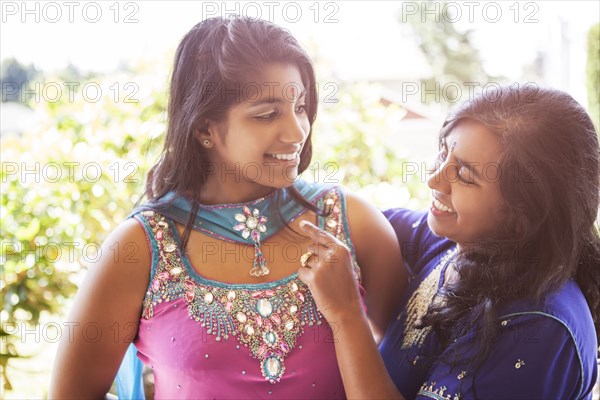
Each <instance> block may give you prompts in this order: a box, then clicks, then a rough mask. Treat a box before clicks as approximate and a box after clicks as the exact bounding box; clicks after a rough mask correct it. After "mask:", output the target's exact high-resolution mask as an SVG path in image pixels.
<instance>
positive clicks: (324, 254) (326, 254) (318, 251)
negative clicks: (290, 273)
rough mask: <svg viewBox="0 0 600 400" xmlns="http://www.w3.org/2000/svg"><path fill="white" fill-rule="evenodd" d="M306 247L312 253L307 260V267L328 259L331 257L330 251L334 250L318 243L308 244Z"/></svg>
mask: <svg viewBox="0 0 600 400" xmlns="http://www.w3.org/2000/svg"><path fill="white" fill-rule="evenodd" d="M307 249H308V251H310V252H311V253H312V257H310V258H309V259H308V261H307V265H308V266H309V267H315V266H317V264H319V263H321V262H323V261H324V260H326V259H329V258H330V257H331V253H332V252H333V251H334V250H333V249H334V248H332V247H329V246H325V245H322V244H319V243H313V244H311V245H309V246H308V247H307Z"/></svg>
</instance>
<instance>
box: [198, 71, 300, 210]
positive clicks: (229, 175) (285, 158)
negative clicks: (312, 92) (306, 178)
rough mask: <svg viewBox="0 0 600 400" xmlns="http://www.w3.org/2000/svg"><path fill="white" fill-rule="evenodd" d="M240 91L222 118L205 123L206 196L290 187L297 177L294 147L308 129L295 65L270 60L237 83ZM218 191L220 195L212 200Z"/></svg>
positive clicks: (237, 196) (242, 197)
mask: <svg viewBox="0 0 600 400" xmlns="http://www.w3.org/2000/svg"><path fill="white" fill-rule="evenodd" d="M241 93H242V94H243V95H244V96H245V97H244V98H242V99H241V100H242V101H241V102H239V103H237V104H235V105H234V106H233V107H232V108H231V109H230V110H229V112H228V113H227V117H226V118H225V120H223V121H219V122H209V125H208V129H207V131H206V132H202V133H201V134H200V137H199V139H200V141H201V143H203V141H204V140H206V139H208V140H209V141H210V142H211V144H210V146H209V156H210V161H211V163H212V166H213V167H214V168H213V170H214V173H212V174H211V175H210V176H209V179H208V182H207V186H206V192H207V193H209V197H210V198H211V199H212V201H216V202H243V201H247V200H250V199H255V198H257V197H261V196H264V195H266V194H268V193H270V192H271V191H272V190H273V189H277V188H283V187H287V186H290V185H292V184H293V183H294V180H295V179H296V178H297V176H298V165H299V163H300V151H301V150H302V148H303V146H304V144H305V142H306V139H307V138H308V135H309V133H310V122H309V118H308V115H307V114H306V110H305V88H304V84H303V82H302V78H301V75H300V72H299V70H298V68H297V67H295V66H293V65H286V64H271V65H268V66H267V67H266V68H264V70H263V71H262V74H261V76H260V77H259V79H257V80H255V81H252V82H251V83H247V84H245V85H243V87H242V90H241ZM216 193H219V194H220V195H221V197H222V198H221V199H215V198H214V195H215V194H216Z"/></svg>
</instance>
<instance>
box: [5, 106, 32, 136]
mask: <svg viewBox="0 0 600 400" xmlns="http://www.w3.org/2000/svg"><path fill="white" fill-rule="evenodd" d="M34 119H35V112H34V111H33V110H32V109H31V108H29V107H27V106H24V105H23V104H21V103H15V102H8V103H0V136H5V135H8V134H16V135H20V134H22V133H23V132H25V131H26V130H27V129H28V128H29V127H30V126H32V124H33V122H34Z"/></svg>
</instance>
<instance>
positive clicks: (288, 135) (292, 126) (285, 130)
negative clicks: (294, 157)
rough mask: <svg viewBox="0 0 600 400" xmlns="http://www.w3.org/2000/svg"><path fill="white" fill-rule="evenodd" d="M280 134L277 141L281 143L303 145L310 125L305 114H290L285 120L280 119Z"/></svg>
mask: <svg viewBox="0 0 600 400" xmlns="http://www.w3.org/2000/svg"><path fill="white" fill-rule="evenodd" d="M282 121H283V124H282V126H281V131H280V132H281V133H280V135H279V139H280V140H281V141H282V142H283V143H294V144H296V143H303V142H304V140H305V139H306V137H307V136H308V132H309V130H310V124H309V123H308V118H307V116H306V114H299V115H298V114H296V113H295V112H293V113H290V114H289V116H288V117H287V118H284V119H282Z"/></svg>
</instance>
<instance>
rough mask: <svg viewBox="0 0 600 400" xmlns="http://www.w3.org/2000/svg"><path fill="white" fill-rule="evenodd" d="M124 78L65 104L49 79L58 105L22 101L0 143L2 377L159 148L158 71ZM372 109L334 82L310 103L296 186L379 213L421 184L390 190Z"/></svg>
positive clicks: (65, 296)
mask: <svg viewBox="0 0 600 400" xmlns="http://www.w3.org/2000/svg"><path fill="white" fill-rule="evenodd" d="M132 70H133V71H135V73H134V72H123V73H121V74H115V75H112V76H106V77H103V78H98V79H91V80H88V81H80V82H79V83H80V85H79V86H78V87H77V88H75V89H74V90H73V91H72V94H73V96H72V97H71V96H70V93H69V92H67V91H66V86H65V85H64V82H65V81H63V80H62V79H61V78H60V77H46V79H45V81H44V82H39V84H40V85H41V87H42V88H44V87H46V86H48V87H50V85H57V86H59V87H62V88H64V89H65V91H64V92H63V94H62V96H61V97H60V99H59V100H58V101H56V102H51V101H46V100H47V99H45V98H44V97H43V96H42V98H41V99H40V100H39V101H36V99H35V96H30V97H29V98H28V104H27V105H28V106H29V107H31V108H32V109H33V110H34V113H35V117H36V120H37V123H36V124H35V125H34V127H33V128H31V129H29V130H28V131H27V132H24V133H22V134H20V135H15V134H10V135H5V136H3V137H2V138H1V140H2V143H1V144H2V146H1V153H0V156H1V158H2V172H1V175H0V179H1V182H2V193H3V196H2V203H1V209H0V224H1V226H2V246H1V250H0V251H1V253H0V257H1V259H2V266H1V272H2V280H1V283H0V295H1V296H2V299H3V306H2V322H3V324H2V326H3V327H6V328H7V329H6V332H4V331H2V332H0V333H1V334H2V335H3V340H2V348H1V352H2V355H1V357H2V358H1V360H2V366H3V372H4V373H6V372H7V369H6V367H7V362H8V361H9V359H10V358H13V357H22V356H24V355H23V354H19V353H17V349H19V344H20V343H22V342H23V340H22V338H21V337H20V335H19V332H16V331H15V329H13V328H14V327H15V326H22V324H27V326H29V327H33V326H35V325H36V324H38V323H39V322H40V320H41V317H42V316H43V315H50V314H58V313H61V312H64V306H65V304H66V303H67V302H68V300H69V299H71V298H72V297H73V296H74V293H75V292H76V290H77V285H76V282H77V281H78V280H79V279H80V278H81V273H82V272H84V271H85V266H86V263H87V262H89V261H94V260H96V259H97V257H98V256H99V255H98V251H99V250H100V246H101V244H102V242H103V241H104V239H105V238H106V236H107V235H108V233H109V232H110V231H111V230H112V229H113V228H114V227H115V226H116V225H117V224H119V223H120V222H121V221H122V220H123V219H124V218H125V217H126V216H127V215H128V213H129V212H130V211H131V209H132V207H133V205H134V204H135V203H136V201H138V200H139V198H140V195H141V193H142V189H143V184H144V180H145V175H146V172H147V171H148V169H149V167H151V165H153V163H154V162H155V161H156V159H157V156H158V154H159V151H160V149H161V148H162V144H163V140H164V133H165V121H166V115H165V107H166V82H167V79H166V74H165V71H168V68H167V67H166V66H165V67H164V68H162V69H161V68H157V67H156V66H144V65H141V66H137V67H135V68H132ZM154 73H159V75H158V76H154V75H153V74H154ZM29 84H30V85H35V84H36V82H30V83H29ZM86 84H87V85H88V86H89V87H90V88H92V87H95V88H100V90H99V92H101V94H102V95H101V96H100V98H99V99H98V101H95V100H96V94H95V93H96V92H94V91H92V90H91V89H90V90H89V92H87V94H86V92H85V91H84V90H82V88H83V87H84V86H85V85H86ZM336 85H337V84H336ZM52 96H53V95H52ZM379 100H380V99H379V97H378V96H377V92H376V91H375V90H374V89H373V88H372V87H371V86H369V85H359V86H353V87H339V85H338V86H337V87H336V94H335V96H327V100H324V99H323V98H322V99H321V104H320V114H319V118H318V122H317V123H316V126H315V129H314V132H315V134H314V136H315V139H314V143H315V146H314V147H315V153H314V157H313V163H312V165H311V167H310V168H309V170H307V171H306V173H305V175H304V177H305V179H308V180H317V181H323V182H329V183H341V184H343V185H345V186H346V187H348V189H350V190H353V191H357V190H359V189H360V190H361V191H362V192H363V194H364V195H365V196H366V197H367V198H368V199H370V200H372V201H374V202H375V203H376V204H379V205H382V204H389V203H390V201H393V202H394V204H402V203H403V202H404V204H405V205H407V203H406V202H407V201H409V200H411V199H412V193H418V192H419V190H420V189H419V187H422V186H424V185H422V184H421V183H420V182H419V181H418V178H417V177H413V178H412V179H411V180H410V181H409V182H408V185H404V184H402V183H401V182H400V179H401V176H402V174H403V168H404V166H403V163H402V162H401V160H399V159H397V158H396V157H395V156H394V154H393V153H392V151H391V150H390V149H389V148H388V147H387V146H386V143H385V142H386V135H390V134H391V128H392V127H393V125H394V123H395V122H397V121H398V120H399V118H400V115H401V113H400V110H399V109H398V108H395V107H393V106H384V105H382V104H381V103H380V102H379ZM421 194H422V195H423V196H426V195H427V191H426V190H425V191H421ZM380 200H385V201H380ZM8 328H11V329H8ZM17 330H18V329H17ZM25 356H30V355H27V354H25ZM8 367H9V368H8V371H9V372H10V365H8ZM9 375H10V374H9ZM5 388H7V389H8V388H10V382H9V381H8V376H5Z"/></svg>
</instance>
